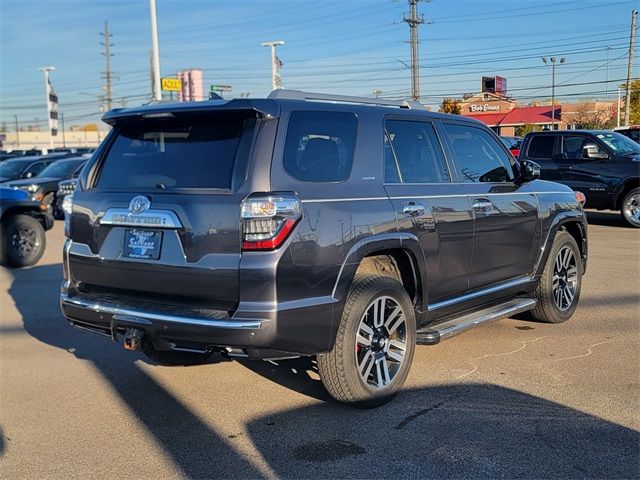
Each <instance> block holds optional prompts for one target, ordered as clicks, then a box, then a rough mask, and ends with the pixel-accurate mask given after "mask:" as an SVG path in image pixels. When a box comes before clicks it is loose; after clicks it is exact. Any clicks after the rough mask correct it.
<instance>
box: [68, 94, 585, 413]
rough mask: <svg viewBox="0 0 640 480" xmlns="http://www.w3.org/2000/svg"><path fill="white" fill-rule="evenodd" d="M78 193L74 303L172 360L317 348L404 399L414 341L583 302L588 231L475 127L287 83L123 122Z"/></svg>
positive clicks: (329, 378)
mask: <svg viewBox="0 0 640 480" xmlns="http://www.w3.org/2000/svg"><path fill="white" fill-rule="evenodd" d="M104 120H105V121H106V122H107V123H109V124H110V125H112V126H113V130H112V132H111V133H110V134H109V137H108V138H107V139H106V140H105V141H104V143H103V144H102V145H101V147H100V149H99V150H98V151H97V152H96V154H95V155H94V157H93V158H92V160H91V161H90V164H89V165H87V168H85V169H84V170H83V172H82V174H81V176H80V178H79V180H78V184H77V189H76V191H75V193H74V194H73V200H72V204H71V202H69V201H68V200H69V198H70V197H67V201H66V203H67V206H66V210H67V212H71V213H70V214H69V213H68V214H67V218H66V223H65V231H66V234H67V236H68V240H67V241H66V244H65V247H64V276H65V279H64V283H63V285H62V292H61V306H62V311H63V313H64V315H65V317H66V318H67V319H68V320H69V322H70V323H71V324H72V325H74V326H76V327H79V328H81V329H84V330H89V331H92V332H96V333H100V334H103V335H105V336H107V337H109V338H111V339H113V340H118V339H120V338H122V339H123V340H124V342H123V343H124V346H125V348H128V349H142V350H143V351H144V352H145V353H146V354H147V355H148V356H149V357H151V358H152V359H153V360H155V361H157V362H161V363H174V364H176V363H177V364H185V363H196V362H202V361H205V360H206V358H207V357H208V356H209V355H210V353H211V352H212V351H226V352H228V353H229V354H230V355H244V356H250V357H254V358H282V357H291V356H297V355H316V356H317V363H318V370H319V373H320V376H321V378H322V382H323V383H324V385H325V386H326V388H327V390H328V391H329V392H330V393H331V395H333V396H334V397H335V398H336V399H338V400H339V401H343V402H348V403H353V404H357V405H361V406H374V405H378V404H380V403H383V402H385V401H387V400H388V399H389V398H391V396H393V395H394V394H395V393H396V392H397V391H398V390H399V388H400V387H401V386H402V384H403V382H404V381H405V378H406V376H407V374H408V371H409V368H410V365H411V361H412V357H413V353H414V349H415V346H416V344H435V343H438V342H439V341H440V340H442V339H445V338H447V337H450V336H451V335H453V334H455V333H459V332H462V331H464V330H466V329H468V328H470V327H472V326H474V325H476V324H478V323H482V322H485V321H489V320H495V319H498V318H501V317H505V316H509V315H513V314H515V313H518V312H523V311H530V312H531V315H532V316H533V317H534V318H536V319H539V320H543V321H547V322H553V323H558V322H563V321H565V320H568V319H569V318H570V317H571V315H572V314H573V312H574V311H575V309H576V306H577V303H578V298H579V296H580V286H581V279H582V275H583V273H584V271H585V266H586V260H587V224H586V220H585V214H584V211H583V210H582V207H581V205H580V203H579V202H578V200H577V198H576V194H575V193H574V192H573V191H572V190H571V189H570V188H568V187H565V186H563V185H559V184H556V183H551V182H545V181H540V180H536V178H537V177H538V175H539V169H538V167H537V165H536V164H535V163H533V162H522V163H520V164H518V163H516V162H515V160H514V159H513V157H512V156H511V155H509V153H508V151H507V149H506V148H505V147H504V145H503V144H502V142H500V140H499V139H498V137H496V136H495V134H493V133H492V132H491V131H490V130H489V129H487V128H486V127H485V126H483V125H482V124H480V123H479V122H477V121H474V120H469V119H465V118H464V117H461V116H450V115H442V114H436V113H431V112H428V111H426V110H425V109H423V108H422V107H421V106H420V105H419V104H411V103H406V102H395V103H394V102H387V103H385V102H383V101H382V100H378V99H375V100H374V99H360V98H353V97H339V96H327V95H316V94H306V93H303V92H296V91H283V90H279V91H276V92H274V93H273V94H271V96H270V97H269V98H267V99H256V100H253V99H252V100H249V99H243V100H232V101H210V102H198V103H183V104H161V105H152V106H147V107H141V108H136V109H120V110H113V111H111V112H109V113H107V114H106V115H105V117H104Z"/></svg>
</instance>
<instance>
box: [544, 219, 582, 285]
mask: <svg viewBox="0 0 640 480" xmlns="http://www.w3.org/2000/svg"><path fill="white" fill-rule="evenodd" d="M559 231H566V232H567V233H569V234H570V235H571V236H572V237H573V238H574V240H575V241H576V243H577V244H578V248H579V249H580V256H581V257H582V266H583V273H585V272H586V270H587V258H588V253H589V252H588V242H587V222H586V219H585V214H584V213H581V214H579V213H578V212H564V213H563V214H562V215H559V216H558V217H556V218H555V219H554V221H553V223H552V224H551V226H550V227H549V231H548V234H547V239H546V240H545V242H544V244H543V246H542V252H541V254H540V258H539V259H538V263H537V265H536V269H535V271H534V274H535V275H536V276H539V275H541V274H542V271H543V270H544V266H545V264H546V262H547V258H548V257H549V252H550V251H551V246H552V245H553V242H554V240H555V238H556V235H557V234H558V232H559Z"/></svg>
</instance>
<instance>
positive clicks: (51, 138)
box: [38, 67, 56, 148]
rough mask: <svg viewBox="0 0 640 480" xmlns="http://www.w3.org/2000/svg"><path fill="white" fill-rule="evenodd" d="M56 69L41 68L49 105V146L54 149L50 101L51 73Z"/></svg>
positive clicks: (46, 99) (45, 95)
mask: <svg viewBox="0 0 640 480" xmlns="http://www.w3.org/2000/svg"><path fill="white" fill-rule="evenodd" d="M55 69H56V67H40V68H39V69H38V70H40V71H41V72H42V73H44V98H45V101H46V105H47V125H48V127H49V146H50V147H51V148H53V146H54V145H53V133H52V131H51V129H52V127H53V125H52V123H51V120H52V119H51V101H50V99H49V93H50V92H49V72H53V71H54V70H55Z"/></svg>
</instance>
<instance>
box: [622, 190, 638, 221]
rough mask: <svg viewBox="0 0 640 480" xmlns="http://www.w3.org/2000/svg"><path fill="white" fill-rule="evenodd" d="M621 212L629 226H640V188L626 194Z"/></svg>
mask: <svg viewBox="0 0 640 480" xmlns="http://www.w3.org/2000/svg"><path fill="white" fill-rule="evenodd" d="M620 212H621V213H622V217H623V218H624V219H625V221H626V222H627V224H629V226H631V227H635V228H640V188H634V189H633V190H631V191H630V192H629V193H627V194H626V195H625V197H624V200H622V207H621V208H620Z"/></svg>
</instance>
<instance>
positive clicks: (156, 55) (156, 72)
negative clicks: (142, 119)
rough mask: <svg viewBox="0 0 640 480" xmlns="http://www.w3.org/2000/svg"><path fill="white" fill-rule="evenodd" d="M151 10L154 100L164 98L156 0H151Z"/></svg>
mask: <svg viewBox="0 0 640 480" xmlns="http://www.w3.org/2000/svg"><path fill="white" fill-rule="evenodd" d="M149 10H150V12H151V76H152V77H153V78H152V96H153V100H155V101H159V100H162V90H161V88H160V51H159V47H158V16H157V15H156V0H149Z"/></svg>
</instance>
